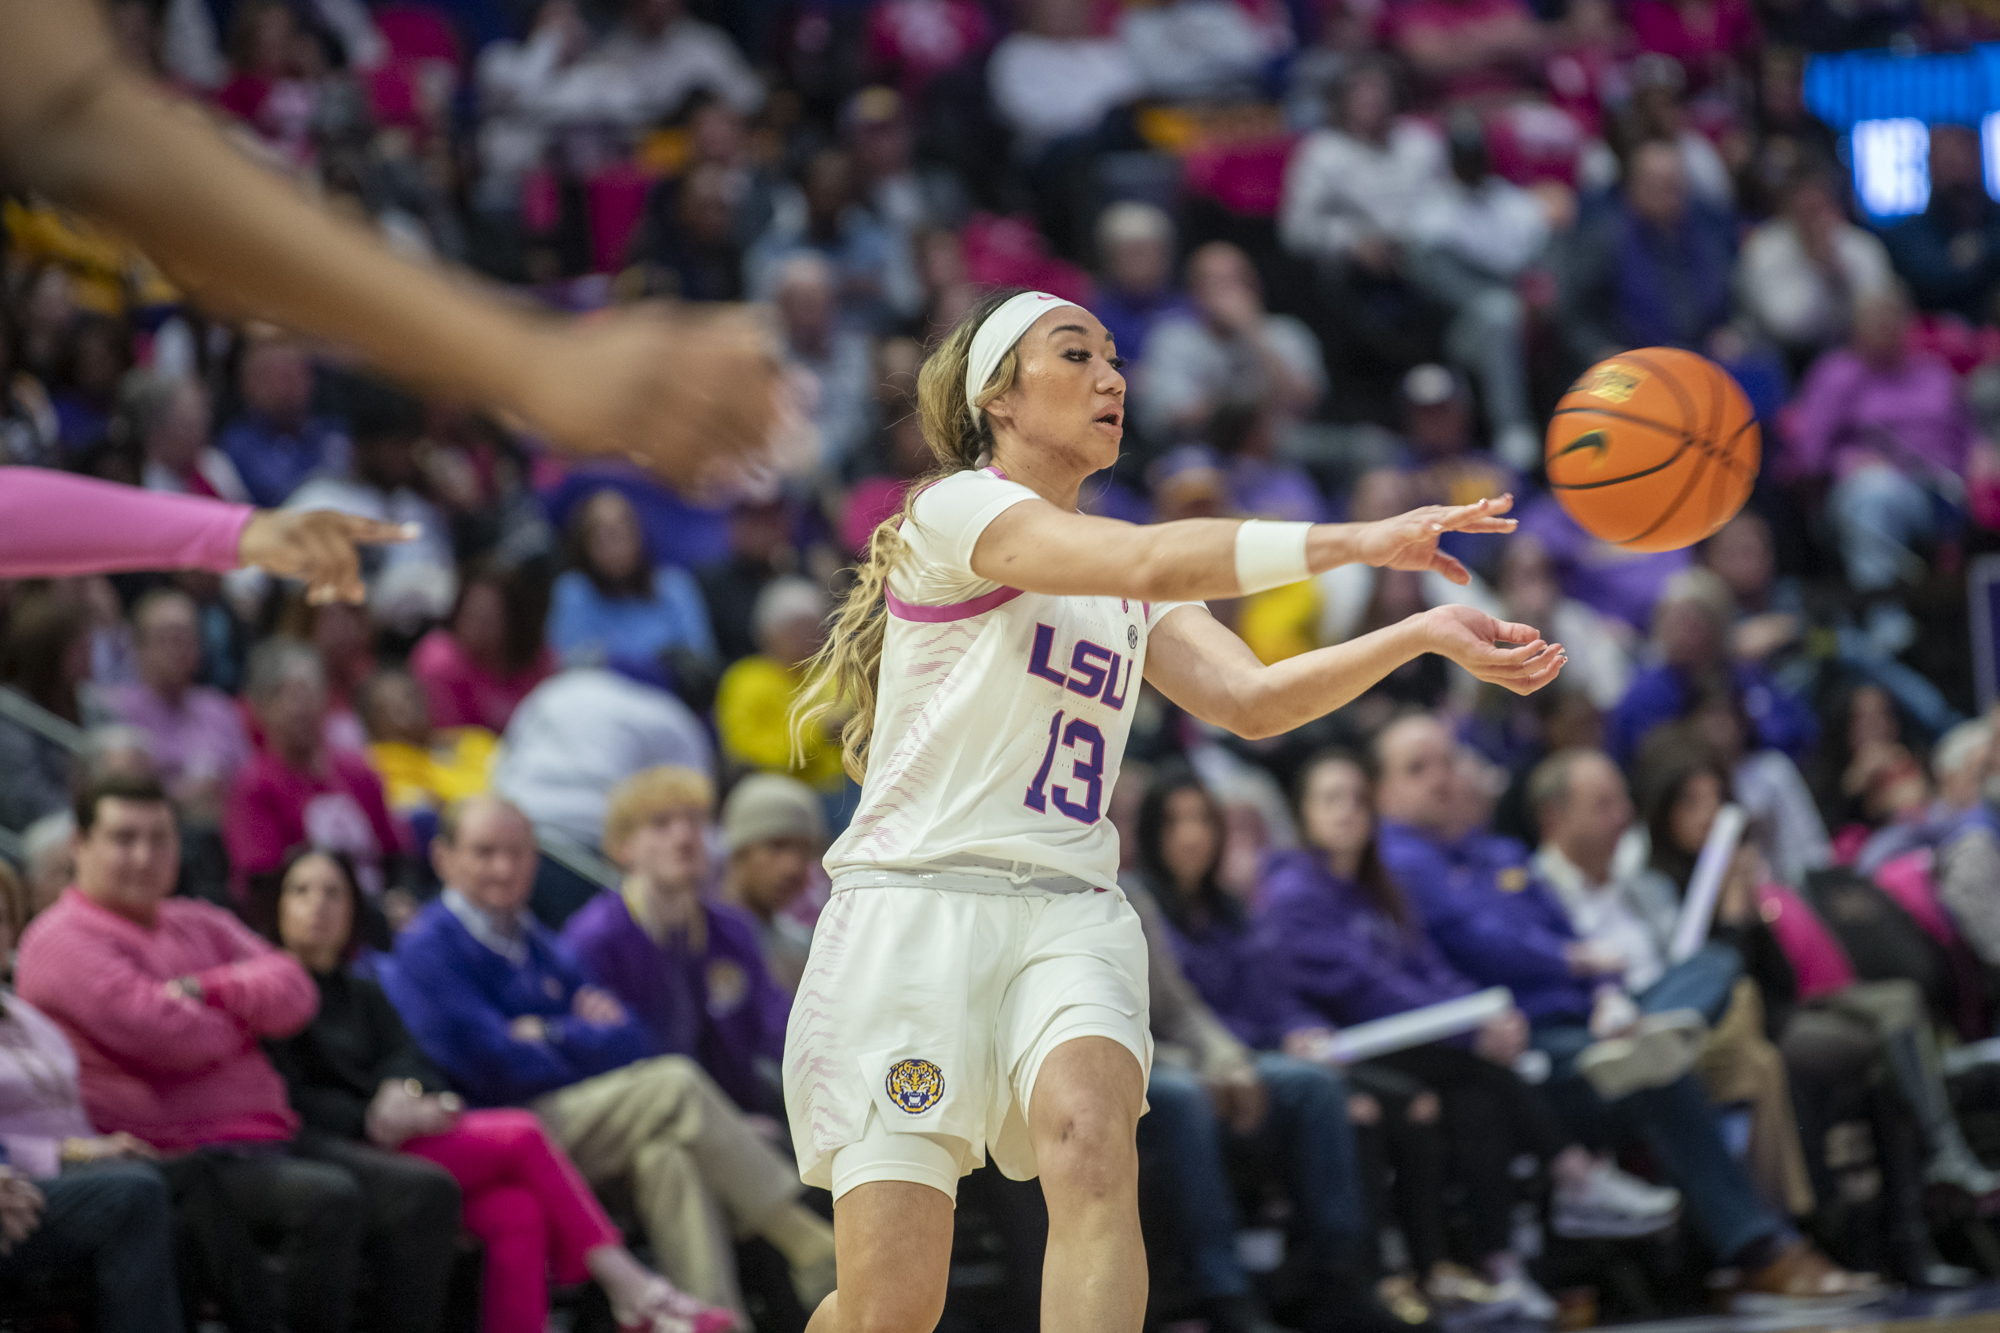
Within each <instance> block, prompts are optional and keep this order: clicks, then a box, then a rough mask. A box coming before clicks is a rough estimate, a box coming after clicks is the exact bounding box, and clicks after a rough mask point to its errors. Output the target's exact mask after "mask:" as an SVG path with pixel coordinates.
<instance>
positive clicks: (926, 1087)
mask: <svg viewBox="0 0 2000 1333" xmlns="http://www.w3.org/2000/svg"><path fill="white" fill-rule="evenodd" d="M887 1086H888V1091H889V1100H890V1101H892V1102H894V1103H896V1105H897V1106H899V1107H901V1108H902V1109H903V1110H905V1111H907V1112H909V1113H910V1114H911V1115H922V1114H923V1113H924V1112H925V1111H928V1110H930V1109H931V1108H932V1107H933V1106H936V1105H937V1104H938V1099H939V1098H940V1097H942V1096H944V1071H943V1070H942V1069H939V1068H938V1067H937V1066H936V1065H934V1064H932V1063H931V1062H930V1061H928V1060H898V1061H896V1063H895V1064H893V1065H890V1066H889V1078H888V1081H887Z"/></svg>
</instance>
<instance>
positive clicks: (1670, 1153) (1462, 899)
mask: <svg viewBox="0 0 2000 1333" xmlns="http://www.w3.org/2000/svg"><path fill="white" fill-rule="evenodd" d="M1375 759H1376V764H1377V767H1378V769H1379V773H1378V776H1377V782H1376V789H1375V808H1376V811H1377V813H1378V814H1379V815H1380V817H1381V833H1380V843H1379V850H1380V856H1381V861H1382V864H1383V866H1384V867H1385V868H1386V869H1387V871H1388V872H1389V874H1390V875H1391V876H1393V878H1394V880H1395V882H1396V883H1397V884H1398V885H1399V886H1400V887H1401V888H1402V889H1403V890H1404V891H1405V892H1407V893H1408V895H1409V902H1410V904H1411V906H1412V908H1414V913H1413V916H1412V920H1414V921H1417V922H1420V923H1421V928H1422V929H1423V930H1424V931H1425V932H1427V933H1428V934H1429V936H1430V938H1431V941H1432V942H1433V943H1434V944H1435V945H1436V946H1437V950H1438V952H1439V953H1441V954H1442V955H1443V956H1444V958H1445V960H1446V961H1447V962H1449V963H1450V964H1451V965H1452V966H1453V967H1455V968H1457V969H1459V970H1461V971H1462V972H1464V973H1465V974H1466V976H1468V977H1469V978H1470V979H1471V980H1472V981H1474V982H1476V983H1478V984H1480V985H1483V986H1507V987H1509V988H1511V989H1512V990H1513V992H1514V995H1515V999H1516V1000H1517V1002H1518V1003H1519V1004H1520V1007H1521V1009H1522V1011H1523V1012H1524V1013H1525V1014H1526V1015H1527V1017H1528V1019H1529V1020H1530V1022H1531V1023H1532V1027H1533V1030H1532V1033H1531V1034H1524V1035H1528V1036H1529V1039H1530V1040H1532V1042H1533V1044H1534V1045H1535V1046H1536V1048H1537V1049H1539V1050H1541V1051H1543V1053H1544V1054H1546V1055H1548V1056H1549V1057H1550V1058H1551V1060H1552V1061H1553V1062H1554V1077H1553V1078H1551V1079H1550V1080H1549V1082H1548V1084H1547V1085H1546V1090H1547V1096H1548V1098H1549V1100H1550V1102H1551V1104H1552V1105H1554V1106H1555V1107H1556V1109H1557V1110H1558V1112H1559V1113H1560V1114H1561V1116H1562V1118H1563V1120H1564V1121H1565V1123H1567V1124H1568V1125H1569V1126H1570V1127H1571V1128H1572V1129H1574V1130H1576V1131H1577V1132H1578V1133H1580V1134H1583V1135H1587V1136H1589V1137H1590V1138H1592V1139H1593V1140H1595V1141H1611V1142H1619V1141H1628V1140H1643V1141H1644V1142H1645V1143H1646V1144H1647V1145H1648V1146H1649V1147H1651V1149H1652V1152H1653V1156H1654V1158H1655V1159H1656V1160H1657V1161H1658V1162H1659V1164H1660V1168H1661V1170H1662V1172H1663V1173H1664V1174H1665V1175H1666V1176H1667V1178H1668V1179H1669V1180H1671V1181H1672V1182H1673V1183H1674V1184H1675V1185H1676V1186H1678V1187H1679V1189H1680V1190H1681V1192H1682V1193H1683V1195H1684V1196H1685V1197H1686V1201H1687V1212H1688V1216H1689V1219H1690V1220H1691V1221H1692V1222H1693V1223H1694V1226H1695V1229H1696V1230H1697V1231H1698V1232H1700V1233H1701V1235H1702V1236H1703V1238H1704V1239H1705V1240H1707V1242H1708V1244H1709V1246H1710V1248H1711V1249H1712V1250H1713V1251H1714V1252H1715V1254H1716V1256H1717V1257H1718V1259H1719V1260H1720V1261H1721V1262H1722V1264H1724V1265H1725V1266H1727V1267H1730V1268H1734V1269H1736V1270H1738V1273H1739V1275H1740V1277H1739V1285H1738V1286H1737V1287H1736V1289H1735V1292H1734V1295H1735V1297H1736V1298H1737V1299H1738V1300H1740V1301H1742V1302H1743V1303H1744V1305H1745V1307H1746V1308H1748V1307H1750V1306H1756V1307H1757V1308H1767V1307H1775V1308H1780V1309H1784V1308H1792V1309H1796V1308H1800V1303H1801V1302H1805V1303H1811V1304H1812V1305H1813V1306H1814V1308H1817V1305H1818V1304H1819V1303H1822V1302H1826V1301H1829V1300H1831V1301H1848V1302H1851V1303H1853V1304H1862V1303H1865V1302H1866V1301H1868V1300H1870V1299H1873V1298H1874V1297H1875V1295H1877V1294H1878V1293H1879V1291H1880V1287H1879V1284H1877V1283H1876V1282H1875V1281H1874V1279H1873V1278H1872V1277H1871V1276H1869V1275H1865V1274H1856V1273H1849V1272H1846V1271H1845V1270H1843V1269H1841V1268H1839V1267H1837V1266H1836V1265H1834V1264H1833V1263H1832V1262H1831V1261H1830V1260H1828V1259H1827V1258H1826V1257H1825V1256H1823V1255H1822V1254H1820V1253H1819V1251H1818V1250H1816V1249H1814V1248H1813V1247H1812V1246H1811V1245H1810V1244H1809V1243H1808V1242H1807V1241H1805V1240H1804V1239H1803V1238H1802V1237H1800V1236H1799V1234H1798V1233H1797V1232H1796V1231H1794V1230H1793V1229H1792V1227H1791V1226H1790V1224H1789V1223H1788V1222H1786V1221H1785V1219H1783V1218H1781V1217H1779V1216H1778V1215H1777V1214H1776V1213H1774V1212H1772V1211H1771V1210H1770V1209H1769V1208H1767V1207H1766V1206H1765V1205H1764V1203H1763V1202H1762V1201H1761V1200H1760V1199H1759V1198H1758V1196H1757V1191H1756V1187H1755V1185H1754V1184H1753V1183H1752V1181H1751V1179H1750V1176H1749V1173H1748V1172H1747V1171H1746V1170H1745V1169H1744V1167H1743V1165H1742V1163H1740V1162H1739V1161H1737V1160H1736V1158H1735V1157H1734V1156H1733V1155H1732V1154H1731V1153H1730V1151H1729V1148H1728V1146H1727V1145H1726V1144H1725V1143H1724V1142H1723V1138H1722V1132H1721V1130H1720V1129H1719V1128H1718V1126H1717V1123H1716V1118H1715V1113H1714V1112H1713V1111H1712V1110H1711V1109H1710V1107H1709V1105H1708V1098H1707V1095H1706V1094H1705V1093H1704V1092H1703V1091H1702V1089H1701V1085H1700V1084H1699V1083H1698V1082H1697V1081H1696V1080H1695V1079H1694V1077H1693V1075H1692V1074H1690V1073H1687V1072H1682V1073H1680V1074H1679V1076H1678V1077H1674V1078H1671V1079H1666V1078H1664V1077H1662V1074H1663V1073H1664V1072H1668V1071H1667V1066H1666V1065H1665V1064H1664V1063H1662V1062H1661V1061H1660V1060H1659V1059H1657V1058H1655V1057H1653V1056H1651V1055H1648V1054H1647V1053H1646V1052H1647V1051H1648V1050H1649V1049H1650V1048H1651V1043H1649V1042H1644V1041H1637V1040H1634V1039H1632V1038H1623V1037H1621V1038H1617V1039H1616V1040H1620V1041H1625V1042H1627V1043H1628V1046H1627V1047H1626V1048H1623V1049H1625V1051H1626V1053H1627V1054H1626V1055H1621V1056H1619V1057H1618V1058H1617V1059H1616V1060H1614V1061H1607V1062H1605V1063H1604V1064H1603V1065H1601V1066H1594V1065H1593V1063H1592V1061H1593V1057H1592V1056H1591V1054H1590V1049H1591V1046H1592V1042H1593V1035H1594V1033H1593V1030H1595V1031H1598V1032H1608V1031H1612V1030H1616V1029H1617V1028H1619V1027H1620V1026H1621V1024H1622V1026H1623V1027H1626V1028H1631V1027H1632V1026H1633V1025H1632V1022H1631V1019H1632V1018H1633V1017H1636V1015H1637V1012H1638V1007H1637V1006H1636V1005H1635V1004H1634V1002H1633V1000H1632V999H1631V998H1630V997H1628V996H1626V995H1625V993H1624V990H1623V987H1622V986H1621V985H1620V984H1619V983H1618V981H1617V976H1618V975H1619V974H1620V973H1621V972H1622V971H1623V968H1624V962H1623V959H1622V957H1620V956H1619V955H1618V954H1617V953H1616V952H1615V951H1612V950H1607V949H1604V948H1602V947H1601V946H1598V945H1594V944H1591V943H1589V942H1586V941H1580V940H1578V939H1577V938H1576V935H1575V932H1574V931H1573V930H1572V929H1571V928H1570V924H1569V918H1568V914H1567V913H1565V912H1564V911H1563V909H1562V906H1561V904H1560V903H1559V902H1558V901H1557V900H1556V898H1555V895H1554V893H1553V892H1552V891H1551V890H1550V889H1549V888H1548V887H1547V886H1546V885H1544V884H1543V883H1541V882H1540V881H1539V880H1537V879H1535V878H1534V877H1533V876H1532V875H1531V874H1530V873H1529V869H1528V860H1529V858H1528V849H1527V848H1526V847H1524V846H1522V845H1521V844H1520V843H1518V842H1515V841H1514V840H1513V839H1511V838H1503V837H1499V836H1497V835H1495V834H1492V833H1488V832H1485V831H1484V829H1483V827H1481V825H1482V823H1483V821H1481V820H1479V819H1477V818H1468V817H1467V814H1466V806H1467V802H1466V801H1465V800H1464V799H1463V794H1462V793H1461V792H1460V791H1458V790H1457V787H1456V778H1455V770H1456V768H1457V762H1456V754H1455V747H1454V745H1453V741H1452V737H1451V733H1450V732H1449V731H1448V730H1447V729H1446V728H1445V726H1444V724H1443V723H1441V722H1439V721H1438V720H1437V719H1436V718H1435V717H1431V716H1429V715H1427V714H1417V713H1412V714H1409V715H1407V716H1404V717H1401V718H1398V719H1397V720H1395V721H1393V722H1391V723H1390V724H1389V725H1388V726H1386V727H1384V728H1383V729H1382V730H1381V731H1380V732H1379V733H1377V735H1376V737H1375ZM1704 956H1705V955H1700V954H1698V955H1697V956H1696V958H1695V959H1692V960H1690V962H1691V963H1693V962H1698V961H1700V960H1701V959H1702V958H1703V957H1704ZM1740 966H1741V964H1740V960H1739V961H1738V962H1737V967H1738V968H1739V970H1740ZM1677 970H1687V969H1677ZM1687 971H1688V974H1687V977H1686V982H1687V985H1686V987H1685V989H1686V990H1687V992H1688V993H1689V995H1692V994H1693V992H1694V991H1696V990H1699V989H1702V988H1703V987H1702V984H1701V983H1702V982H1703V981H1704V978H1702V977H1701V976H1700V975H1698V973H1696V972H1695V971H1692V970H1687ZM1670 980H1673V979H1672V978H1670ZM1707 980H1711V981H1712V980H1713V979H1712V978H1709V979H1707ZM1731 984H1733V977H1732V978H1731ZM1666 988H1667V982H1662V983H1659V984H1656V985H1655V986H1654V987H1653V989H1652V990H1650V991H1648V992H1647V994H1646V997H1645V999H1646V1001H1647V1007H1648V1008H1652V1007H1654V1002H1655V1001H1656V1000H1658V999H1659V997H1660V992H1661V991H1662V990H1663V989H1666ZM1709 989H1713V987H1709ZM1721 989H1722V993H1723V994H1724V995H1725V996H1726V995H1727V994H1728V990H1729V987H1728V986H1723V987H1722V988H1721ZM1621 1007H1622V1009H1623V1010H1624V1017H1623V1018H1622V1019H1620V1018H1612V1017H1607V1014H1608V1012H1609V1011H1612V1010H1616V1009H1619V1008H1621ZM1679 1007H1680V1005H1679V1003H1678V1002H1671V1003H1664V1002H1663V1003H1660V1004H1659V1007H1658V1009H1657V1010H1656V1012H1657V1013H1661V1014H1662V1015H1664V1014H1665V1012H1666V1011H1668V1010H1672V1009H1676V1008H1679ZM1697 1007H1699V1006H1698V1005H1697ZM1635 1030H1637V1031H1640V1032H1641V1033H1642V1035H1643V1033H1644V1032H1645V1031H1646V1029H1644V1027H1643V1024H1642V1025H1641V1027H1640V1028H1638V1029H1635ZM1596 1045H1597V1046H1598V1047H1604V1048H1614V1050H1617V1049H1619V1048H1616V1047H1615V1046H1614V1042H1613V1041H1602V1042H1597V1043H1596ZM1518 1053H1519V1050H1518V1047H1516V1049H1515V1054H1518ZM1602 1053H1603V1052H1602V1051H1600V1052H1598V1054H1600V1055H1601V1054H1602ZM1627 1056H1629V1058H1627ZM1621 1064H1628V1065H1629V1066H1630V1068H1629V1069H1627V1070H1625V1071H1624V1073H1623V1074H1621V1075H1620V1081H1621V1083H1622V1087H1621V1089H1620V1091H1622V1092H1623V1095H1616V1094H1615V1093H1613V1094H1607V1095H1600V1094H1599V1092H1598V1091H1597V1090H1596V1089H1595V1088H1594V1087H1593V1085H1594V1084H1600V1079H1599V1077H1598V1073H1597V1072H1592V1073H1590V1074H1589V1075H1588V1076H1587V1077H1586V1076H1583V1075H1582V1074H1580V1072H1579V1071H1580V1069H1593V1068H1601V1069H1615V1068H1616V1067H1617V1066H1618V1065H1621ZM1626 1075H1629V1077H1627V1076H1626ZM1610 1096H1615V1097H1616V1099H1615V1100H1611V1099H1609V1097H1610Z"/></svg>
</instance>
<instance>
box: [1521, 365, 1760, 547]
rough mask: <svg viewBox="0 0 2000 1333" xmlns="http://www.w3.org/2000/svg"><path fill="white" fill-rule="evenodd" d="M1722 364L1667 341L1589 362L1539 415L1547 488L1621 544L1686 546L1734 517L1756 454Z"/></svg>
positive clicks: (1595, 531) (1751, 419)
mask: <svg viewBox="0 0 2000 1333" xmlns="http://www.w3.org/2000/svg"><path fill="white" fill-rule="evenodd" d="M1760 452H1761V451H1760V447H1759V440H1758V434H1757V416H1756V414H1755V413H1754V412H1752V411H1751V410H1750V400H1749V399H1747V398H1745V397H1744V396H1743V390H1742V389H1741V388H1740V387H1739V386H1738V385H1737V383H1736V381H1735V380H1734V379H1732V378H1731V377H1730V374H1729V372H1728V371H1726V370H1724V369H1723V368H1722V367H1721V366H1718V365H1716V364H1715V363H1714V362H1713V361H1710V360H1709V359H1708V358H1706V357H1702V356H1697V355H1695V354H1694V353H1693V352H1683V351H1681V350H1680V349H1678V348H1674V347H1644V348H1640V349H1639V350H1637V351H1632V352H1622V353H1620V354H1619V355H1617V356H1614V357H1609V358H1607V359H1605V360H1603V361H1600V362H1598V363H1597V364H1596V365H1594V366H1592V367H1591V368H1590V369H1589V370H1587V371H1585V372H1584V374H1583V378H1581V379H1579V380H1578V381H1577V382H1576V383H1574V384H1572V385H1570V387H1569V392H1568V393H1566V394H1564V395H1563V400H1562V402H1561V403H1559V404H1557V405H1556V411H1555V415H1554V416H1553V417H1552V418H1550V420H1549V438H1548V453H1547V458H1548V468H1549V489H1551V490H1553V491H1554V492H1555V493H1556V499H1557V500H1559V501H1561V502H1562V507H1563V508H1564V509H1566V510H1568V511H1569V516H1570V517H1571V518H1573V519H1575V520H1576V521H1577V522H1578V523H1581V524H1582V525H1583V526H1584V528H1585V529H1586V530H1588V531H1589V532H1590V533H1591V534H1592V535H1594V536H1597V537H1601V538H1603V539H1604V540H1605V541H1608V542H1612V543H1615V544H1616V545H1619V546H1623V547H1625V548H1626V549H1628V550H1632V551H1676V550H1679V549H1680V548H1681V547H1683V546H1692V545H1694V544H1695V543H1696V542H1698V541H1700V540H1701V539H1702V538H1704V537H1706V536H1708V535H1709V534H1710V533H1712V532H1714V531H1715V530H1716V529H1717V528H1719V527H1721V526H1722V525H1723V524H1724V523H1727V522H1728V521H1729V520H1730V519H1732V518H1734V517H1736V511H1737V510H1739V509H1741V508H1742V507H1743V502H1744V501H1745V500H1747V499H1749V498H1750V483H1751V482H1753V481H1755V480H1756V479H1757V463H1758V458H1759V456H1760Z"/></svg>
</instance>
